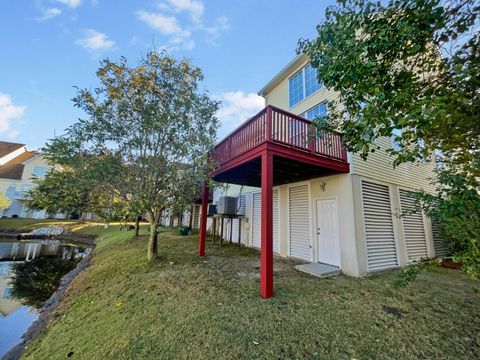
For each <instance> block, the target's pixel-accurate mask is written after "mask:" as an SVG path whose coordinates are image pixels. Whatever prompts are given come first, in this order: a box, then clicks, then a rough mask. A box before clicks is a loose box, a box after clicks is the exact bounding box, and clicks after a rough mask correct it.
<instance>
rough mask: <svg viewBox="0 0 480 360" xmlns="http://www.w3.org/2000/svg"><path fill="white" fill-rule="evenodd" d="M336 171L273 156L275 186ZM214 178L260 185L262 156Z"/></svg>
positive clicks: (220, 180)
mask: <svg viewBox="0 0 480 360" xmlns="http://www.w3.org/2000/svg"><path fill="white" fill-rule="evenodd" d="M335 173H338V171H335V170H332V169H328V168H325V167H320V166H316V165H312V164H307V163H303V162H299V161H295V160H292V159H288V158H284V157H280V156H275V155H274V156H273V185H274V186H278V185H283V184H289V183H293V182H297V181H303V180H308V179H314V178H318V177H321V176H326V175H332V174H335ZM213 179H214V180H215V181H217V182H222V183H228V184H236V185H245V186H254V187H260V186H261V158H260V157H258V158H255V159H253V160H251V161H248V162H246V163H243V164H241V165H239V166H237V167H235V168H233V169H230V170H227V171H224V172H221V173H220V174H218V175H215V176H214V177H213Z"/></svg>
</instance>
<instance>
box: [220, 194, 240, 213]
mask: <svg viewBox="0 0 480 360" xmlns="http://www.w3.org/2000/svg"><path fill="white" fill-rule="evenodd" d="M217 213H218V214H221V215H236V214H237V198H236V197H233V196H222V197H221V198H220V199H218V201H217Z"/></svg>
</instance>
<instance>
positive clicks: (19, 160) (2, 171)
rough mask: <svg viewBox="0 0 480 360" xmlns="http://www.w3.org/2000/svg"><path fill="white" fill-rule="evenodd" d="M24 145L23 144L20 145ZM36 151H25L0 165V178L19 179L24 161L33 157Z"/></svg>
mask: <svg viewBox="0 0 480 360" xmlns="http://www.w3.org/2000/svg"><path fill="white" fill-rule="evenodd" d="M22 146H25V145H22ZM37 154H38V153H37V152H36V151H25V152H23V153H21V154H20V155H18V156H17V157H16V158H13V159H12V160H10V161H9V162H7V163H5V164H3V165H1V166H0V179H10V180H21V179H22V175H23V169H24V168H25V165H24V164H23V163H24V162H25V161H27V160H29V159H31V158H33V157H35V156H36V155H37Z"/></svg>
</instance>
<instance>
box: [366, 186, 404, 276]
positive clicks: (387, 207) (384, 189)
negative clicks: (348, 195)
mask: <svg viewBox="0 0 480 360" xmlns="http://www.w3.org/2000/svg"><path fill="white" fill-rule="evenodd" d="M362 199H363V217H364V223H365V240H366V246H367V269H368V271H376V270H383V269H389V268H393V267H397V266H398V259H397V248H396V244H395V233H394V229H393V219H392V207H391V203H390V191H389V188H388V186H386V185H380V184H376V183H371V182H367V181H362Z"/></svg>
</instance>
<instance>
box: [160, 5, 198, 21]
mask: <svg viewBox="0 0 480 360" xmlns="http://www.w3.org/2000/svg"><path fill="white" fill-rule="evenodd" d="M167 2H168V5H169V6H170V8H171V9H172V10H173V11H174V12H177V13H180V12H183V11H186V12H188V13H189V14H190V15H191V17H192V20H193V21H195V22H198V21H200V20H201V18H202V16H203V11H204V5H203V2H201V1H198V0H167ZM165 5H166V4H160V8H164V9H165V8H168V6H165Z"/></svg>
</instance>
